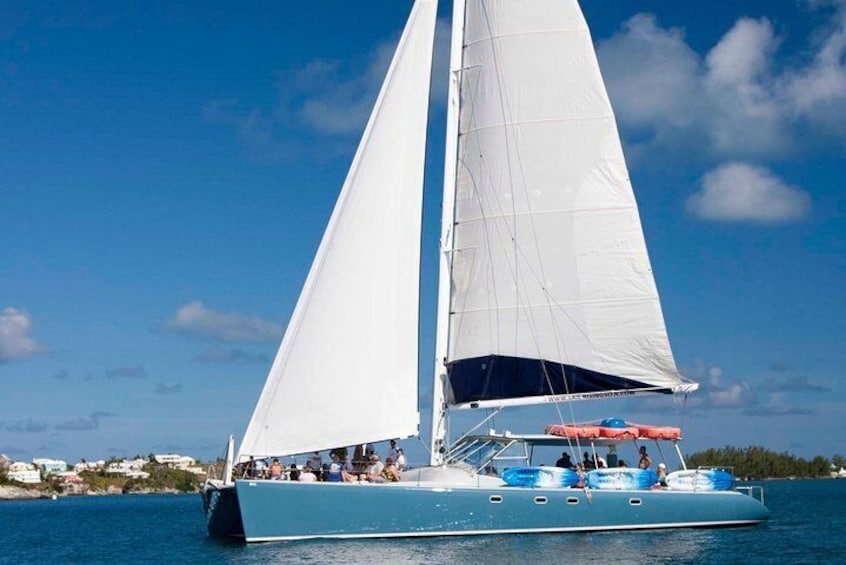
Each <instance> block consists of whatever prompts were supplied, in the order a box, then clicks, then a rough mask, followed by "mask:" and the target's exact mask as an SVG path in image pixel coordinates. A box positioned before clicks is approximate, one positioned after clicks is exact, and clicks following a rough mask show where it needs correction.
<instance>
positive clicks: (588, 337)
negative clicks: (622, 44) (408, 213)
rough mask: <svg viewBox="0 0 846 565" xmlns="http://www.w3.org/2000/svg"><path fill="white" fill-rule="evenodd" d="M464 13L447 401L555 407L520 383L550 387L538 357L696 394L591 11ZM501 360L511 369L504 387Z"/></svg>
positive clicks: (521, 4)
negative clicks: (675, 333)
mask: <svg viewBox="0 0 846 565" xmlns="http://www.w3.org/2000/svg"><path fill="white" fill-rule="evenodd" d="M463 16H464V21H463V24H462V22H458V23H457V24H456V22H454V24H453V25H454V26H455V27H454V29H455V30H459V31H460V30H462V29H463V39H462V40H459V41H456V40H455V39H454V40H453V47H454V48H456V46H458V48H463V51H462V53H461V56H460V57H455V54H454V56H453V72H454V73H456V74H457V75H460V103H459V104H460V112H459V117H458V128H457V130H458V133H457V135H458V147H457V150H456V151H455V154H456V157H457V160H458V165H457V168H456V169H457V170H456V173H455V176H456V178H455V187H454V190H455V198H454V212H453V214H454V216H453V219H454V224H453V225H452V226H451V227H448V228H445V229H446V233H447V234H448V236H445V237H444V240H445V241H446V243H447V245H448V246H449V247H448V248H447V249H445V250H444V251H445V255H444V261H445V263H447V264H449V265H450V267H451V268H450V271H451V275H452V276H451V296H450V301H449V305H448V312H446V311H444V308H443V307H441V309H440V311H439V323H443V319H442V318H444V317H445V316H448V319H449V322H448V323H449V329H448V340H446V350H445V351H441V352H439V355H438V357H439V362H442V361H441V360H442V359H445V360H446V364H447V365H448V366H450V370H451V374H450V382H449V386H448V391H447V396H448V399H449V400H450V401H451V402H452V403H453V404H455V405H458V406H474V407H475V406H497V405H505V404H530V403H535V402H542V401H545V400H547V397H546V396H545V395H544V394H543V393H540V392H538V393H525V392H523V393H521V392H520V391H521V390H525V389H527V387H523V386H522V385H521V384H520V383H516V386H513V385H515V382H514V381H515V380H519V379H522V378H535V379H537V378H538V375H529V376H527V375H526V374H523V375H521V374H518V373H519V372H521V371H524V369H525V368H526V367H527V366H528V365H526V364H522V365H521V363H523V362H524V361H525V360H530V362H534V363H535V366H538V363H537V362H538V361H539V360H543V361H546V362H549V363H550V364H551V365H552V366H553V368H554V366H558V367H564V366H566V367H568V369H567V370H568V371H570V370H573V371H576V372H578V371H581V372H582V373H590V374H597V375H599V377H600V378H605V377H607V376H610V377H611V378H610V380H608V382H603V383H602V385H601V386H597V387H594V389H598V390H600V391H601V390H613V389H614V386H615V384H617V383H618V382H628V381H630V382H632V383H635V386H629V387H621V388H629V389H632V388H639V389H643V390H676V391H677V390H690V389H691V385H690V384H687V383H685V382H684V381H683V380H682V379H681V377H680V375H679V373H678V371H677V369H676V365H675V362H674V360H673V356H672V352H671V350H670V344H669V340H668V337H667V331H666V328H665V325H664V319H663V315H662V312H661V305H660V302H659V299H658V292H657V289H656V286H655V280H654V278H653V275H652V269H651V266H650V262H649V257H648V254H647V249H646V244H645V241H644V237H643V231H642V227H641V223H640V217H639V215H638V209H637V205H636V202H635V198H634V194H633V192H632V187H631V183H630V181H629V175H628V171H627V169H626V164H625V160H624V157H623V152H622V147H621V144H620V139H619V135H618V132H617V126H616V121H615V118H614V113H613V111H612V109H611V105H610V103H609V100H608V95H607V93H606V91H605V86H604V83H603V81H602V77H601V75H600V71H599V65H598V63H597V60H596V56H595V53H594V49H593V44H592V40H591V36H590V32H589V30H588V28H587V25H586V23H585V20H584V17H583V15H582V12H581V9H580V8H579V6H578V3H577V2H576V0H466V7H465V11H464V14H463ZM456 61H457V62H458V63H459V64H460V68H456V67H455V63H456ZM447 146H448V147H450V145H449V143H448V144H447ZM448 150H449V149H448ZM448 157H449V156H448ZM449 208H450V206H449V203H447V204H446V205H445V209H449ZM441 291H442V292H443V291H444V287H443V285H442V287H441ZM442 341H443V340H442ZM501 360H508V361H507V362H503V361H501ZM531 360H534V361H531ZM494 363H500V368H503V369H505V370H504V371H502V373H501V374H498V375H494V376H493V377H492V376H491V370H492V365H493V364H494ZM468 367H469V368H468ZM459 370H462V371H463V373H462V379H463V381H462V382H461V383H459V382H457V378H456V375H457V374H458V372H459ZM540 370H541V371H542V372H546V368H545V365H544V366H543V367H542V368H541V369H540ZM543 378H547V379H548V378H550V376H549V375H545V376H544V377H543ZM552 378H559V379H561V378H562V373H561V370H560V369H559V373H558V376H557V377H556V376H555V375H554V374H553V375H552ZM577 378H578V377H577ZM486 379H489V380H486ZM490 379H492V380H490ZM482 381H484V382H482ZM494 381H496V382H494ZM559 384H560V383H559ZM692 386H693V387H695V385H692ZM528 388H529V389H531V387H528ZM547 390H548V392H547V393H546V395H547V396H548V395H552V391H551V390H550V389H547ZM558 390H559V395H561V393H562V391H561V390H560V389H558ZM566 392H570V391H566ZM521 396H522V398H521ZM556 396H558V395H556ZM563 396H566V394H563Z"/></svg>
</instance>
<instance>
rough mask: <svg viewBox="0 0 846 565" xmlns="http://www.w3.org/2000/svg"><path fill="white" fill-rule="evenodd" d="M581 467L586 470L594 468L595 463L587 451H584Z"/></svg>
mask: <svg viewBox="0 0 846 565" xmlns="http://www.w3.org/2000/svg"><path fill="white" fill-rule="evenodd" d="M582 465H584V467H585V469H586V470H590V469H595V468H596V462H595V461H594V460H593V459H591V457H590V454H589V453H588V452H587V451H585V458H584V460H583V461H582Z"/></svg>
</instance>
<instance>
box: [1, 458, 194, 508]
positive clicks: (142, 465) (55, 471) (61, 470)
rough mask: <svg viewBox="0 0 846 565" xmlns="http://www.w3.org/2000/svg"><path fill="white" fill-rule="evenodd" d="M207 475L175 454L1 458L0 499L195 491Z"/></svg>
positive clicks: (189, 460) (191, 461) (192, 460)
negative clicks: (73, 458) (70, 458)
mask: <svg viewBox="0 0 846 565" xmlns="http://www.w3.org/2000/svg"><path fill="white" fill-rule="evenodd" d="M205 478H206V475H205V470H204V468H203V466H202V465H200V464H198V462H197V461H196V460H195V459H193V458H192V457H188V456H185V455H179V454H174V453H166V454H160V455H155V454H150V455H149V456H148V457H140V456H136V457H135V458H133V459H117V458H115V459H110V460H108V461H103V460H100V461H86V460H85V459H83V460H81V461H80V462H79V463H77V464H75V465H73V466H71V465H68V464H67V463H66V462H65V461H61V460H56V459H45V458H35V459H33V460H32V461H31V462H26V461H14V460H12V459H10V458H8V457H6V456H5V455H2V454H0V499H4V498H5V499H11V498H14V499H18V498H42V497H52V496H54V495H98V494H126V493H153V492H172V493H177V492H196V491H197V490H199V488H200V486H201V485H202V483H203V481H204V480H205Z"/></svg>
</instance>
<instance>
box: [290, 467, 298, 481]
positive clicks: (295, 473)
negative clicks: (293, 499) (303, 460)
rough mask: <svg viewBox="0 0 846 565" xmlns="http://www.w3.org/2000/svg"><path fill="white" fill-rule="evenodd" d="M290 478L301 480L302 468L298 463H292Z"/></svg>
mask: <svg viewBox="0 0 846 565" xmlns="http://www.w3.org/2000/svg"><path fill="white" fill-rule="evenodd" d="M288 478H290V479H291V480H292V481H299V480H300V470H299V469H297V464H296V463H291V470H290V471H288Z"/></svg>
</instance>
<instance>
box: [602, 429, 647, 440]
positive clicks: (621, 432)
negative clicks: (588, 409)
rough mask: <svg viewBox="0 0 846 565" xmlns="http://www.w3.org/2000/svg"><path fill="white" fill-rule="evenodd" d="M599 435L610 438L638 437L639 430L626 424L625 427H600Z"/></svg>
mask: <svg viewBox="0 0 846 565" xmlns="http://www.w3.org/2000/svg"><path fill="white" fill-rule="evenodd" d="M599 436H600V437H607V438H610V439H637V438H639V437H640V432H639V431H638V429H637V428H633V427H631V426H626V427H625V428H609V427H605V426H603V427H600V428H599Z"/></svg>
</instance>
